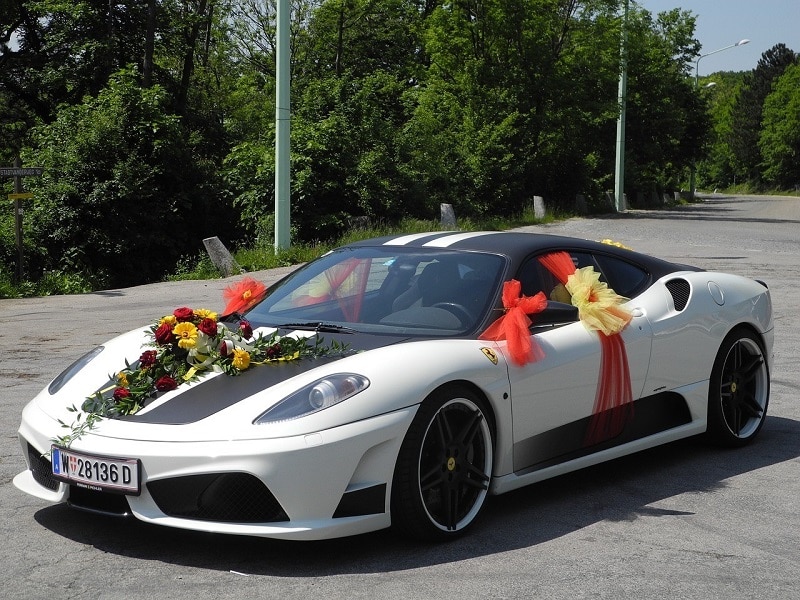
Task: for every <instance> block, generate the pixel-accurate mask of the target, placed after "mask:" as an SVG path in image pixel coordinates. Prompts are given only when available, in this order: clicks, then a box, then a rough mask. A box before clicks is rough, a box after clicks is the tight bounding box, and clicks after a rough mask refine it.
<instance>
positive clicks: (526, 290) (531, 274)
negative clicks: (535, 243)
mask: <svg viewBox="0 0 800 600" xmlns="http://www.w3.org/2000/svg"><path fill="white" fill-rule="evenodd" d="M517 279H518V280H519V282H520V283H521V284H522V293H523V295H525V296H535V295H536V294H538V293H539V292H544V295H545V296H547V297H548V298H550V297H551V293H552V291H553V289H555V287H556V286H557V285H558V280H557V279H556V278H555V277H554V276H553V274H552V273H550V271H548V270H547V269H546V268H545V267H544V266H543V265H542V263H540V262H539V260H538V256H531V257H529V258H528V259H526V261H525V262H524V263H523V265H522V267H520V269H519V271H518V272H517Z"/></svg>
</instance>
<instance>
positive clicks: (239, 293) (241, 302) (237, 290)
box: [222, 277, 267, 316]
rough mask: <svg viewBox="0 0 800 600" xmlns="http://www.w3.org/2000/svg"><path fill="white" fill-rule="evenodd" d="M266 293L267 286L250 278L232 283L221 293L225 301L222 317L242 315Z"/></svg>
mask: <svg viewBox="0 0 800 600" xmlns="http://www.w3.org/2000/svg"><path fill="white" fill-rule="evenodd" d="M266 293H267V286H265V285H264V284H263V283H261V282H260V281H256V280H255V279H253V278H252V277H245V278H244V279H242V280H241V281H239V282H237V283H233V284H231V285H229V286H228V287H226V288H225V290H224V291H223V292H222V295H223V297H224V298H225V300H226V301H227V304H226V305H225V310H223V311H222V314H223V316H224V315H230V314H233V313H243V312H245V311H246V310H248V309H249V308H251V307H253V306H255V305H256V304H257V303H258V302H260V301H261V299H262V298H263V297H264V296H265V295H266Z"/></svg>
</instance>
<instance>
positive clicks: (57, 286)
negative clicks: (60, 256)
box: [0, 206, 573, 298]
mask: <svg viewBox="0 0 800 600" xmlns="http://www.w3.org/2000/svg"><path fill="white" fill-rule="evenodd" d="M571 216H573V215H572V214H569V213H558V212H548V213H547V214H546V215H545V217H544V218H542V219H537V218H536V217H535V215H534V209H533V207H532V206H529V207H525V208H524V209H523V211H522V212H521V213H520V214H519V215H517V216H514V217H493V218H489V219H483V220H473V219H468V218H464V219H458V231H503V230H506V229H513V228H515V227H522V226H524V225H536V224H543V223H551V222H554V221H559V220H563V219H566V218H569V217H571ZM442 230H444V228H443V227H442V226H441V224H440V223H439V221H436V220H423V219H410V218H409V219H403V220H402V221H400V222H399V223H396V224H388V223H380V222H379V223H375V224H370V225H368V226H366V227H356V228H353V229H351V230H349V231H347V232H346V233H344V234H343V235H342V236H340V237H338V238H336V239H333V240H326V241H323V240H317V241H312V242H300V243H297V244H293V245H292V246H290V247H289V248H286V249H282V250H277V251H276V250H275V248H274V247H273V246H272V242H271V241H270V242H269V243H268V244H261V245H256V246H253V247H242V248H236V249H234V250H233V251H232V254H233V257H234V259H235V260H236V262H237V263H238V264H239V266H241V267H242V269H243V270H244V271H245V272H252V271H261V270H264V269H273V268H276V267H286V266H291V265H297V264H302V263H305V262H309V261H311V260H313V259H315V258H317V257H319V256H321V255H322V254H324V253H325V252H328V251H329V250H332V249H333V248H337V247H339V246H343V245H345V244H350V243H353V242H356V241H360V240H365V239H369V238H373V237H380V236H388V235H399V234H410V233H424V232H426V231H442ZM221 276H222V274H221V273H220V271H219V270H218V269H217V267H216V266H215V265H214V264H213V263H212V262H211V259H210V257H209V256H208V255H207V254H206V253H205V252H198V253H197V254H196V255H193V256H185V257H183V258H182V259H181V260H180V261H178V264H176V265H175V269H174V271H173V272H172V273H169V274H167V275H166V276H165V277H164V279H163V280H164V281H184V280H198V279H217V278H220V277H221ZM100 289H103V288H102V286H101V285H99V284H98V282H97V281H94V280H92V279H91V278H87V277H86V276H85V275H83V274H81V273H71V272H67V271H63V270H59V271H52V272H47V273H45V274H44V275H43V276H42V277H41V278H40V279H39V280H37V281H30V280H23V281H22V282H16V281H15V278H14V277H13V275H12V273H9V272H6V271H5V270H3V269H2V267H1V266H0V298H25V297H34V296H52V295H59V294H82V293H89V292H93V291H98V290H100Z"/></svg>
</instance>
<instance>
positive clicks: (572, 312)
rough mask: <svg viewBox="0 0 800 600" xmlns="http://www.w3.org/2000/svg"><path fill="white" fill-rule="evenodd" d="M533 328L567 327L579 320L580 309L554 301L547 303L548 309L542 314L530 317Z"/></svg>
mask: <svg viewBox="0 0 800 600" xmlns="http://www.w3.org/2000/svg"><path fill="white" fill-rule="evenodd" d="M530 319H531V321H533V327H540V326H545V325H546V326H551V325H565V324H567V323H575V322H576V321H577V320H578V307H577V306H573V305H572V304H565V303H564V302H556V301H554V300H548V301H547V308H545V309H544V310H543V311H542V312H540V313H536V314H535V315H530Z"/></svg>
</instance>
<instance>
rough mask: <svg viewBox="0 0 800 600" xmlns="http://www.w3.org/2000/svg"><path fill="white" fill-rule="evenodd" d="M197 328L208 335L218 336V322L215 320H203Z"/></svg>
mask: <svg viewBox="0 0 800 600" xmlns="http://www.w3.org/2000/svg"><path fill="white" fill-rule="evenodd" d="M197 328H198V329H199V330H200V331H202V332H203V333H205V334H206V335H210V336H215V335H217V322H216V321H215V320H214V319H208V318H206V319H203V320H202V321H200V324H199V325H198V326H197Z"/></svg>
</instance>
